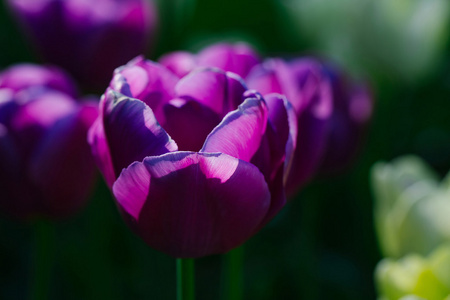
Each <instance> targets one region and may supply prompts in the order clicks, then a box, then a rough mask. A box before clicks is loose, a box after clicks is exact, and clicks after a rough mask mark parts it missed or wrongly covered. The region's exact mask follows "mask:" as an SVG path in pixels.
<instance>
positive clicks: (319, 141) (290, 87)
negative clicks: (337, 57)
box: [247, 59, 333, 193]
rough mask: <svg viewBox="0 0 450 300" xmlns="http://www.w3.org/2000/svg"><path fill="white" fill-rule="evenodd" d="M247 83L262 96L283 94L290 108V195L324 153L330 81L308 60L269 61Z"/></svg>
mask: <svg viewBox="0 0 450 300" xmlns="http://www.w3.org/2000/svg"><path fill="white" fill-rule="evenodd" d="M247 82H248V85H249V87H250V88H254V89H256V90H258V91H259V92H261V93H262V94H263V95H264V94H268V93H280V94H284V95H286V97H287V99H288V100H289V102H291V104H292V106H293V108H294V111H295V114H296V118H297V122H298V136H297V146H296V150H295V153H294V158H293V163H292V167H291V170H290V174H289V177H288V180H287V187H286V188H287V190H288V192H289V193H293V192H295V191H296V190H297V189H298V188H300V187H301V186H303V185H304V184H305V183H307V182H308V181H309V180H310V179H311V178H312V177H313V175H314V174H315V173H317V171H318V168H319V167H320V163H321V161H322V157H323V156H324V154H325V146H326V145H327V137H328V122H329V121H330V119H331V118H332V114H333V95H332V94H333V93H332V90H331V83H330V78H329V76H328V74H327V72H326V71H325V69H324V67H323V66H322V65H321V64H320V63H319V62H317V61H315V60H312V59H298V60H295V61H292V62H290V63H286V62H284V61H282V60H281V59H270V60H267V61H265V62H264V63H263V64H260V65H258V66H256V67H254V68H253V70H252V72H251V73H250V74H249V76H248V77H247Z"/></svg>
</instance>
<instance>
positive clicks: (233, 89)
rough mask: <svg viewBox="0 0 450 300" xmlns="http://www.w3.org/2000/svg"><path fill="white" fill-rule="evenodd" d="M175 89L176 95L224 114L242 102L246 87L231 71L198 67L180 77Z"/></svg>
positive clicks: (221, 114)
mask: <svg viewBox="0 0 450 300" xmlns="http://www.w3.org/2000/svg"><path fill="white" fill-rule="evenodd" d="M175 89H176V94H177V97H179V98H183V99H185V100H195V101H197V102H199V103H201V104H203V105H206V106H207V107H209V108H210V109H212V110H213V111H214V112H216V113H217V114H219V115H220V116H224V115H225V114H226V113H227V112H229V111H231V110H234V109H236V107H237V106H238V105H239V104H240V103H242V101H243V100H244V97H243V94H244V92H245V91H246V90H247V87H246V86H245V84H244V82H243V81H242V79H241V78H240V77H239V76H237V75H235V74H233V73H225V72H223V71H221V70H219V69H199V70H197V71H194V72H192V73H190V74H189V75H187V76H186V77H184V78H182V79H181V80H180V81H179V82H178V84H177V86H176V88H175Z"/></svg>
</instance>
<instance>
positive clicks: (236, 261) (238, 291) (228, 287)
mask: <svg viewBox="0 0 450 300" xmlns="http://www.w3.org/2000/svg"><path fill="white" fill-rule="evenodd" d="M223 262H224V265H223V267H222V268H223V271H222V272H223V273H222V274H223V276H222V295H223V300H241V299H243V291H244V272H243V271H244V270H243V263H244V246H241V247H239V248H236V249H233V250H231V251H230V252H228V253H227V254H225V255H224V260H223Z"/></svg>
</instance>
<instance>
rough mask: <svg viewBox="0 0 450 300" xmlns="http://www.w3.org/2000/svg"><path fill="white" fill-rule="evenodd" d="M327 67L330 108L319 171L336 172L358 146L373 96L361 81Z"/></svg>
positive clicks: (348, 160)
mask: <svg viewBox="0 0 450 300" xmlns="http://www.w3.org/2000/svg"><path fill="white" fill-rule="evenodd" d="M327 70H328V74H329V78H330V79H331V85H332V91H333V99H334V108H333V115H332V117H331V119H330V122H329V123H328V126H329V134H328V140H327V147H326V151H325V153H324V156H323V158H322V164H321V168H320V172H321V173H337V172H340V171H342V170H344V169H345V168H346V167H348V166H349V165H350V164H351V162H352V161H353V160H354V158H355V157H356V155H357V153H358V151H359V149H360V147H361V144H362V140H363V139H364V135H365V132H366V128H367V124H368V122H369V120H370V118H371V115H372V109H373V100H372V98H373V97H372V95H371V93H370V91H369V90H368V88H367V87H366V86H365V85H364V84H362V83H354V82H351V81H350V80H349V78H347V77H346V76H345V75H344V74H343V73H342V72H339V71H338V70H337V69H336V68H331V67H329V66H328V67H327Z"/></svg>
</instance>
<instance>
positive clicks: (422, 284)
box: [375, 244, 450, 300]
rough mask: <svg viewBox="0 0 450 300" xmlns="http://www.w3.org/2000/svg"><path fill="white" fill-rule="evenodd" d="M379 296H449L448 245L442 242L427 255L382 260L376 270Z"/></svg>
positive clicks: (432, 298) (390, 298) (392, 299)
mask: <svg viewBox="0 0 450 300" xmlns="http://www.w3.org/2000/svg"><path fill="white" fill-rule="evenodd" d="M375 279H376V284H377V289H378V293H379V296H380V299H385V300H396V299H405V300H406V299H427V300H441V299H444V300H445V299H449V297H450V245H448V244H446V245H442V246H440V247H439V248H437V249H436V250H435V251H433V252H432V253H431V255H429V256H428V257H422V256H420V255H417V254H410V255H407V256H405V257H403V258H401V259H399V260H394V259H384V260H382V261H381V262H380V263H379V264H378V266H377V268H376V271H375Z"/></svg>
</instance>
